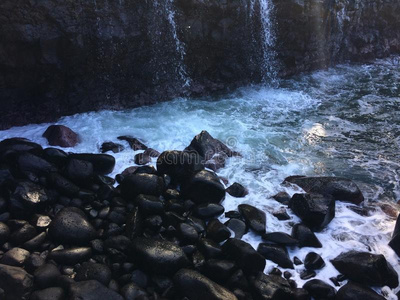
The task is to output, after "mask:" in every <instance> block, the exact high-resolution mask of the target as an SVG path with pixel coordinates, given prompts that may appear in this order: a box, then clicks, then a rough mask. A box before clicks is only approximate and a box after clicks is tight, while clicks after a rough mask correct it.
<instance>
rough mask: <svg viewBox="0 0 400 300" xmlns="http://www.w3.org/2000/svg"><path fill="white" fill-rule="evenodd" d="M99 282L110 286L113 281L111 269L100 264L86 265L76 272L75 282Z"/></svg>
mask: <svg viewBox="0 0 400 300" xmlns="http://www.w3.org/2000/svg"><path fill="white" fill-rule="evenodd" d="M86 280H97V281H98V282H100V283H102V284H104V285H106V286H107V285H108V284H109V283H110V280H111V270H110V268H109V267H107V266H106V265H103V264H98V263H84V264H83V265H82V266H81V267H80V268H79V269H78V271H77V272H76V276H75V281H86Z"/></svg>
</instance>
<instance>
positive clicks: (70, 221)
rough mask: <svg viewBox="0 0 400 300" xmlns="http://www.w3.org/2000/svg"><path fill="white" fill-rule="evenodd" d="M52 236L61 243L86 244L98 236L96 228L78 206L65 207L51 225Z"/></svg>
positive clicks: (50, 232)
mask: <svg viewBox="0 0 400 300" xmlns="http://www.w3.org/2000/svg"><path fill="white" fill-rule="evenodd" d="M49 235H50V237H51V238H52V239H53V240H55V241H58V242H60V243H65V244H72V245H85V244H88V243H89V242H90V241H91V240H93V239H94V238H95V237H96V230H95V228H94V227H93V226H92V224H91V223H90V222H89V220H88V218H87V217H86V215H85V213H84V212H83V211H81V210H80V209H78V208H73V207H70V208H64V209H62V210H61V211H60V212H59V213H58V214H57V215H56V216H55V218H54V219H53V221H52V222H51V224H50V226H49Z"/></svg>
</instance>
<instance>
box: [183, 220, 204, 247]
mask: <svg viewBox="0 0 400 300" xmlns="http://www.w3.org/2000/svg"><path fill="white" fill-rule="evenodd" d="M178 233H179V237H180V238H181V240H182V241H183V243H184V244H195V243H196V242H197V240H198V239H199V234H198V232H197V230H196V228H194V227H193V226H191V225H189V224H187V223H180V224H179V225H178Z"/></svg>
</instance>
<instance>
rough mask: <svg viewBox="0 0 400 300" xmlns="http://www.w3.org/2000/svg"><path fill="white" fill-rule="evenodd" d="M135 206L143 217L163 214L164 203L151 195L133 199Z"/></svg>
mask: <svg viewBox="0 0 400 300" xmlns="http://www.w3.org/2000/svg"><path fill="white" fill-rule="evenodd" d="M135 204H136V205H137V206H138V207H139V209H140V211H141V212H142V213H143V215H158V214H162V213H164V207H165V203H164V200H162V199H161V198H160V197H156V196H152V195H139V196H137V197H136V198H135Z"/></svg>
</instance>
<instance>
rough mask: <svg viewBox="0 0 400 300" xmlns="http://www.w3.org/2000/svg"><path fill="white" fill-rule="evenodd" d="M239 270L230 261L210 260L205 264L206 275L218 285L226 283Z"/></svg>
mask: <svg viewBox="0 0 400 300" xmlns="http://www.w3.org/2000/svg"><path fill="white" fill-rule="evenodd" d="M236 269H237V267H236V264H235V263H234V262H233V261H230V260H222V259H209V260H207V262H206V264H205V271H204V272H205V274H206V275H207V276H208V277H210V278H211V279H212V280H215V281H216V282H218V283H223V282H226V281H227V280H228V279H229V278H230V276H231V275H232V274H233V272H234V271H235V270H236Z"/></svg>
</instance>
